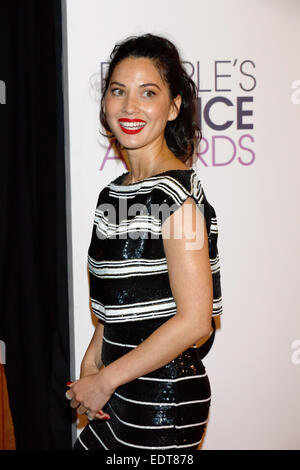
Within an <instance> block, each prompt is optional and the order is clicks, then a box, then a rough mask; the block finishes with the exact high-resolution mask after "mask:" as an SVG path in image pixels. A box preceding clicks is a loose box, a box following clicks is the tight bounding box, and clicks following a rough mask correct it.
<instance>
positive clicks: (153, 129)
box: [103, 57, 181, 149]
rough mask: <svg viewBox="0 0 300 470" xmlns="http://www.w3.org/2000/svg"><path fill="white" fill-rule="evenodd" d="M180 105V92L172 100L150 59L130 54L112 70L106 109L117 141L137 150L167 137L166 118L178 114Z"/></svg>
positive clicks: (106, 96) (105, 100) (105, 101)
mask: <svg viewBox="0 0 300 470" xmlns="http://www.w3.org/2000/svg"><path fill="white" fill-rule="evenodd" d="M174 103H176V105H177V107H178V110H177V109H176V107H175V106H174ZM180 104H181V96H180V95H178V96H177V97H176V98H175V99H174V100H173V101H171V99H170V96H169V89H168V86H167V85H166V84H165V82H164V81H163V80H162V78H161V76H160V74H159V72H158V70H157V69H156V67H155V65H154V63H153V62H152V61H151V60H150V59H147V58H133V57H128V58H126V59H123V60H122V61H121V62H119V63H118V65H116V67H115V69H114V71H113V73H112V76H111V80H110V83H109V87H108V89H107V91H106V94H105V98H104V106H103V109H104V112H105V114H106V120H107V123H108V125H109V127H110V129H111V130H112V132H113V134H114V135H115V136H116V138H117V139H118V141H119V142H120V143H121V144H122V145H123V146H124V147H125V148H128V149H137V148H141V147H144V146H146V145H149V144H152V143H155V142H157V141H160V140H161V139H164V131H165V127H166V124H167V121H168V120H173V119H175V118H176V117H177V115H178V112H179V108H180Z"/></svg>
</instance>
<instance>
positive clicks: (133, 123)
mask: <svg viewBox="0 0 300 470" xmlns="http://www.w3.org/2000/svg"><path fill="white" fill-rule="evenodd" d="M118 121H119V124H120V127H121V129H122V131H123V132H125V134H137V133H138V132H141V130H142V129H143V128H144V127H145V126H146V121H143V120H142V119H128V118H121V119H119V120H118Z"/></svg>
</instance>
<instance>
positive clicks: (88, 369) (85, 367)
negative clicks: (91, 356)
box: [80, 363, 110, 419]
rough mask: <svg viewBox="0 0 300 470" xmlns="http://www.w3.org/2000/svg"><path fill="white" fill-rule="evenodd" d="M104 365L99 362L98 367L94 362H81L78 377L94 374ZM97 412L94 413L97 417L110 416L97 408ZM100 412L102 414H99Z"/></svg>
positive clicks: (105, 417)
mask: <svg viewBox="0 0 300 470" xmlns="http://www.w3.org/2000/svg"><path fill="white" fill-rule="evenodd" d="M104 367H105V366H104V364H101V366H100V367H97V366H96V364H84V363H82V364H81V368H80V378H81V379H82V378H83V377H86V376H87V375H92V374H96V373H97V372H99V370H101V369H103V368H104ZM99 412H100V413H99ZM99 412H98V413H97V414H96V418H97V419H107V418H110V415H109V414H108V413H104V412H103V411H102V410H99ZM101 412H102V413H103V414H101Z"/></svg>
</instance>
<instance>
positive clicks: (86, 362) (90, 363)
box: [80, 320, 104, 378]
mask: <svg viewBox="0 0 300 470" xmlns="http://www.w3.org/2000/svg"><path fill="white" fill-rule="evenodd" d="M103 330H104V323H103V322H101V320H98V323H97V325H96V328H95V331H94V334H93V337H92V339H91V342H90V344H89V346H88V348H87V350H86V353H85V355H84V356H83V359H82V362H81V367H80V378H82V377H85V376H86V375H90V374H95V373H96V372H98V371H99V369H100V368H101V366H102V365H103V364H102V360H101V350H102V341H103Z"/></svg>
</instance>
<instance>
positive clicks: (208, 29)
mask: <svg viewBox="0 0 300 470" xmlns="http://www.w3.org/2000/svg"><path fill="white" fill-rule="evenodd" d="M66 6H67V54H68V64H67V70H66V74H67V79H68V90H67V91H66V93H68V97H67V98H68V102H69V110H68V112H69V123H67V125H68V126H69V146H70V161H69V165H70V174H69V178H70V188H71V207H70V210H71V226H70V230H71V237H72V245H70V246H72V250H71V254H70V256H71V260H70V261H71V262H72V266H73V269H72V275H73V285H72V290H73V298H72V299H71V304H73V305H74V312H73V314H74V335H75V340H74V341H75V365H76V377H72V379H74V378H77V377H78V376H79V370H80V362H81V359H82V356H83V354H84V352H85V350H86V348H87V346H88V343H89V341H90V339H91V336H92V333H93V323H92V315H91V312H90V308H89V292H88V277H87V250H88V246H89V243H90V237H91V232H92V223H93V217H94V210H95V207H96V202H97V198H98V194H99V192H100V190H101V189H102V188H103V187H104V186H105V185H106V184H108V183H109V182H110V181H111V180H112V179H114V178H116V177H117V176H118V175H119V174H121V173H122V172H124V171H126V168H125V167H124V165H123V163H122V162H121V160H120V159H119V158H118V156H115V155H114V153H113V151H110V150H109V149H108V148H107V147H108V142H106V141H105V140H104V139H103V138H102V137H101V138H100V137H99V133H98V131H99V129H100V124H99V118H98V114H99V91H100V81H101V63H102V66H103V65H104V64H103V63H104V62H106V61H107V60H108V59H109V53H110V52H111V50H112V48H113V46H114V44H115V43H116V42H118V41H120V40H123V39H125V38H126V37H127V36H130V35H139V34H143V33H146V32H151V33H153V34H159V35H160V34H161V35H163V36H165V37H167V38H169V39H170V40H171V41H173V42H174V43H175V44H176V45H177V47H178V49H179V51H180V53H181V56H182V58H183V60H184V61H186V67H188V70H190V72H191V73H192V72H193V79H194V80H195V82H196V83H197V84H198V85H199V86H200V90H201V91H200V94H199V98H201V103H202V111H204V109H205V110H206V112H208V106H209V105H212V107H211V109H210V112H209V113H206V115H207V116H209V117H210V119H211V121H212V123H211V125H210V123H209V122H208V121H207V120H205V121H203V136H204V138H203V141H202V144H201V146H200V149H199V150H200V152H199V155H198V159H197V162H196V164H195V165H194V168H195V169H196V171H197V173H198V176H199V178H200V179H201V181H202V184H203V187H204V190H205V192H206V196H207V198H208V200H209V201H210V202H211V203H212V204H213V206H214V207H215V209H216V213H217V217H218V226H219V255H220V263H221V276H222V277H221V281H222V293H223V309H224V313H223V315H222V317H221V319H220V324H219V328H218V330H217V332H216V338H215V343H214V345H213V349H212V350H211V351H210V353H209V354H208V356H207V357H206V358H205V359H204V361H203V362H204V364H205V367H206V369H207V373H208V376H209V379H210V382H211V388H212V402H211V407H210V416H209V421H208V426H207V430H206V433H205V436H204V439H203V445H202V449H203V450H205V449H300V404H299V399H300V319H299V306H300V297H299V296H298V288H299V287H298V286H299V275H298V266H299V246H298V238H299V236H298V234H299V229H300V224H299V189H298V188H299V184H298V183H299V172H300V161H299V156H300V155H299V150H298V148H299V111H300V93H299V92H300V70H299V65H300V64H299V50H300V36H299V27H300V2H299V1H296V0H252V1H251V2H248V1H247V0H211V1H210V2H207V1H206V0H205V1H204V0H186V1H185V2H184V3H183V2H182V1H181V0H180V1H179V0H172V1H164V2H162V1H161V0H152V1H151V2H148V1H146V0H139V2H124V1H123V0H114V1H113V2H104V1H99V0H67V2H66ZM215 98H217V99H218V101H216V102H215V103H214V102H212V101H211V100H213V99H215ZM229 121H232V123H231V124H230V122H229ZM226 122H228V127H227V128H224V129H223V130H222V129H219V128H218V127H217V126H216V125H218V126H219V125H221V124H224V123H226ZM82 425H83V422H81V424H80V423H79V427H78V429H79V430H81V428H80V426H82Z"/></svg>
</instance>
